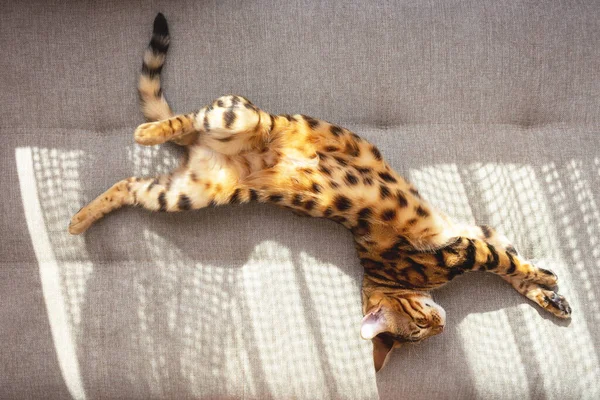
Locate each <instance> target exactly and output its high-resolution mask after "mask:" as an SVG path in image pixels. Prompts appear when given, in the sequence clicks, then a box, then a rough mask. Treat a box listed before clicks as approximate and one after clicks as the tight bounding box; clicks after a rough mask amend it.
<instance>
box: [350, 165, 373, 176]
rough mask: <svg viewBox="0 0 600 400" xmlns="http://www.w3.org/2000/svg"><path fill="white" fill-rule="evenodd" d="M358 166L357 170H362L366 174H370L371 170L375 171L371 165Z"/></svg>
mask: <svg viewBox="0 0 600 400" xmlns="http://www.w3.org/2000/svg"><path fill="white" fill-rule="evenodd" d="M354 168H356V170H357V171H358V172H360V173H361V174H362V175H366V174H370V173H371V171H373V169H372V168H371V167H356V166H355V167H354Z"/></svg>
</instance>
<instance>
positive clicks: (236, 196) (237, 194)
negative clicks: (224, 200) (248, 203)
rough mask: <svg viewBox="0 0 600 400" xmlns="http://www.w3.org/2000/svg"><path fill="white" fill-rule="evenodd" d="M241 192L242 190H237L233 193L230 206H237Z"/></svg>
mask: <svg viewBox="0 0 600 400" xmlns="http://www.w3.org/2000/svg"><path fill="white" fill-rule="evenodd" d="M241 191H242V190H241V189H240V188H237V189H235V191H234V192H233V194H232V195H231V197H230V198H229V204H237V203H239V202H240V193H241Z"/></svg>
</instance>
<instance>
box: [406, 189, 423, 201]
mask: <svg viewBox="0 0 600 400" xmlns="http://www.w3.org/2000/svg"><path fill="white" fill-rule="evenodd" d="M408 191H409V192H411V193H412V195H413V196H415V197H418V198H419V199H420V198H421V194H420V193H419V191H418V190H417V189H415V188H412V187H411V188H410V189H408Z"/></svg>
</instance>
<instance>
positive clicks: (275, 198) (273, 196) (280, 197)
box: [269, 194, 283, 203]
mask: <svg viewBox="0 0 600 400" xmlns="http://www.w3.org/2000/svg"><path fill="white" fill-rule="evenodd" d="M281 200H283V195H281V194H271V195H269V201H272V202H274V203H278V202H280V201H281Z"/></svg>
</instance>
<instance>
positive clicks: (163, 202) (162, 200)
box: [158, 192, 167, 212]
mask: <svg viewBox="0 0 600 400" xmlns="http://www.w3.org/2000/svg"><path fill="white" fill-rule="evenodd" d="M165 196H166V193H165V192H160V194H159V195H158V211H161V212H165V211H167V199H166V197H165Z"/></svg>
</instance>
